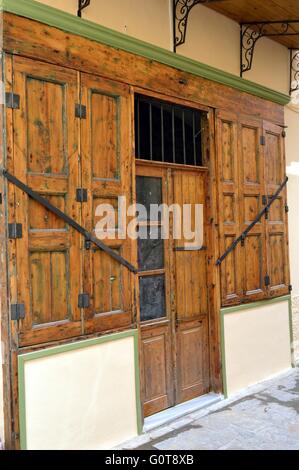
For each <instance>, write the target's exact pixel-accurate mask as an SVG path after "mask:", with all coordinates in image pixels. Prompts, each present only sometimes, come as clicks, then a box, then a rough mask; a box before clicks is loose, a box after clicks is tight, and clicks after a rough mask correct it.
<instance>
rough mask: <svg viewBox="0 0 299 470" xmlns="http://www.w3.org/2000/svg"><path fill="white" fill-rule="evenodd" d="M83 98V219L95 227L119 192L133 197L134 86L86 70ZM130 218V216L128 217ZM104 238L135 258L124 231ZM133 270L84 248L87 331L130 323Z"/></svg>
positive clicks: (84, 222)
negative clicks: (101, 209) (103, 207)
mask: <svg viewBox="0 0 299 470" xmlns="http://www.w3.org/2000/svg"><path fill="white" fill-rule="evenodd" d="M81 102H82V105H84V106H86V119H82V120H81V145H82V147H81V149H82V152H81V159H82V168H83V171H82V187H83V188H85V189H87V191H88V197H87V202H85V203H83V205H82V211H83V212H82V213H83V225H84V226H85V227H86V228H87V229H88V230H89V231H90V232H94V230H95V227H96V224H97V222H98V221H99V220H98V219H97V217H96V209H97V207H98V206H99V205H100V204H109V205H111V206H113V207H114V208H115V209H116V213H118V211H119V209H120V207H119V201H118V197H119V196H124V197H125V199H126V202H127V206H129V204H131V202H132V195H131V188H132V179H131V175H132V160H131V157H132V154H133V152H132V149H131V148H130V142H131V141H132V135H131V97H130V92H129V87H128V86H126V85H121V84H119V83H114V82H111V81H107V80H104V79H101V78H97V77H93V76H90V75H87V74H82V76H81ZM125 222H126V221H125ZM118 228H119V227H117V220H116V230H115V240H105V241H104V242H105V243H106V244H107V245H109V246H110V247H112V248H113V249H115V251H116V252H117V253H119V254H120V255H121V256H123V257H124V258H126V259H127V260H128V261H130V260H131V241H130V240H129V239H126V240H122V239H120V238H119V236H118ZM131 280H132V277H131V275H130V273H129V272H128V270H127V269H126V268H124V267H122V266H121V265H120V264H119V263H118V262H116V261H114V260H113V259H112V258H111V257H109V256H108V255H107V254H105V253H104V252H102V251H100V250H98V249H95V248H94V247H93V246H92V247H91V249H89V250H87V249H85V250H84V292H86V293H87V294H89V295H90V307H89V308H88V309H86V310H85V319H86V322H85V333H93V332H97V331H106V330H112V329H115V328H122V327H127V326H129V325H130V324H131V322H132V312H131V299H130V295H131V294H130V292H131V289H130V283H131Z"/></svg>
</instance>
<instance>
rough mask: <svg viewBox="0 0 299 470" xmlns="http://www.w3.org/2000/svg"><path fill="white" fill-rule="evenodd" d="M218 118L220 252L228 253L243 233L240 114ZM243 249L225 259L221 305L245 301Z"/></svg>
mask: <svg viewBox="0 0 299 470" xmlns="http://www.w3.org/2000/svg"><path fill="white" fill-rule="evenodd" d="M216 117H217V120H216V141H217V166H216V170H215V171H216V173H217V186H218V211H219V241H220V254H221V255H222V254H223V253H225V251H226V250H227V248H228V247H229V246H230V245H231V243H232V242H233V241H234V240H235V239H236V238H237V237H238V236H239V235H240V195H239V162H238V159H239V155H238V124H237V123H238V116H237V115H236V114H234V113H228V112H224V111H221V112H218V113H217V116H216ZM240 257H241V249H240V247H237V248H236V249H235V250H234V252H233V253H231V254H230V255H229V256H228V257H227V258H226V259H225V261H224V262H223V263H222V265H221V268H220V272H221V300H222V305H223V306H227V305H232V304H238V303H240V302H241V301H242V297H243V288H242V279H243V273H242V269H241V259H240Z"/></svg>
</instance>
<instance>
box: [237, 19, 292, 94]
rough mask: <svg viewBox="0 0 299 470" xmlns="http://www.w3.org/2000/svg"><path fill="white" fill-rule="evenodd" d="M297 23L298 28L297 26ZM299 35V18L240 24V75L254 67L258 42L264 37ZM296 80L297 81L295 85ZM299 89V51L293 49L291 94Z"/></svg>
mask: <svg viewBox="0 0 299 470" xmlns="http://www.w3.org/2000/svg"><path fill="white" fill-rule="evenodd" d="M296 25H297V28H295V26H296ZM279 36H298V37H299V20H281V21H260V22H249V23H242V24H241V25H240V76H241V77H243V74H244V73H245V72H248V71H249V70H251V69H252V64H253V58H254V52H255V47H256V44H257V42H258V41H259V40H260V39H261V38H264V37H267V38H274V37H279ZM294 82H297V83H296V85H294ZM297 90H299V51H296V50H294V49H291V59H290V94H291V93H293V92H294V91H297Z"/></svg>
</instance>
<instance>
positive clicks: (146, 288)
mask: <svg viewBox="0 0 299 470" xmlns="http://www.w3.org/2000/svg"><path fill="white" fill-rule="evenodd" d="M140 315H141V321H147V320H156V319H158V318H163V317H166V304H165V279H164V276H150V277H141V278H140Z"/></svg>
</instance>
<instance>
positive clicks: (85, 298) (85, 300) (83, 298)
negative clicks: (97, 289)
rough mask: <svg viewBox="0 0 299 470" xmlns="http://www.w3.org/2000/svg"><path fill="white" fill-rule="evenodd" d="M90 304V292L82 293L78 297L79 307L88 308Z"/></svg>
mask: <svg viewBox="0 0 299 470" xmlns="http://www.w3.org/2000/svg"><path fill="white" fill-rule="evenodd" d="M89 306H90V300H89V295H88V294H80V295H79V297H78V307H79V308H88V307H89Z"/></svg>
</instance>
